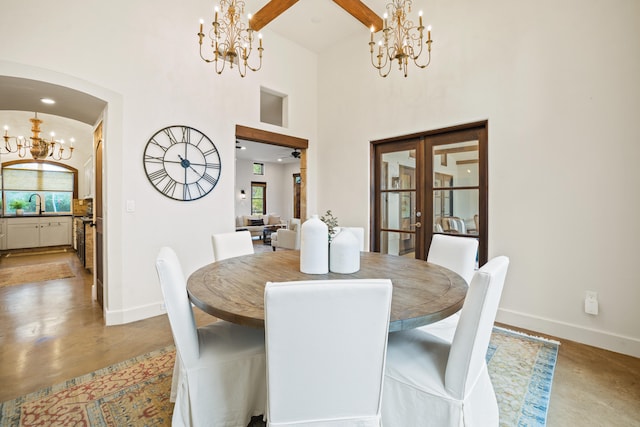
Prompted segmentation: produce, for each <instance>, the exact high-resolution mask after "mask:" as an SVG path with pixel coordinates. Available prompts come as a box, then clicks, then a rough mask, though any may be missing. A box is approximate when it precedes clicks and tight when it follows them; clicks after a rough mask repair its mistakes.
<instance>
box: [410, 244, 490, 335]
mask: <svg viewBox="0 0 640 427" xmlns="http://www.w3.org/2000/svg"><path fill="white" fill-rule="evenodd" d="M477 254H478V239H474V238H473V237H460V236H450V235H447V234H434V235H433V238H432V240H431V246H430V247H429V253H428V254H427V262H430V263H433V264H437V265H439V266H441V267H444V268H448V269H449V270H451V271H453V272H454V273H457V274H459V275H460V276H461V277H462V278H463V279H464V280H465V282H467V284H469V283H471V279H472V278H473V274H474V272H475V266H476V255H477ZM459 319H460V312H457V313H454V314H452V315H451V316H449V317H447V318H445V319H442V320H440V321H438V322H435V323H431V324H429V325H426V326H422V327H421V328H420V329H422V330H424V331H426V332H429V333H430V334H433V335H436V336H439V337H440V338H443V339H446V340H448V341H451V340H452V339H453V334H454V332H455V330H456V326H457V325H458V320H459Z"/></svg>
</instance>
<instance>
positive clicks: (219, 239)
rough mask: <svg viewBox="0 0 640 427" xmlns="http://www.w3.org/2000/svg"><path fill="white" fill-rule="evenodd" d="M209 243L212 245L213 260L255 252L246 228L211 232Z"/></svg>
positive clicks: (249, 233)
mask: <svg viewBox="0 0 640 427" xmlns="http://www.w3.org/2000/svg"><path fill="white" fill-rule="evenodd" d="M211 244H212V245H213V260H214V261H222V260H223V259H227V258H233V257H237V256H241V255H251V254H253V253H255V251H254V249H253V240H251V232H249V231H248V230H243V231H233V232H231V233H218V234H213V235H212V236H211Z"/></svg>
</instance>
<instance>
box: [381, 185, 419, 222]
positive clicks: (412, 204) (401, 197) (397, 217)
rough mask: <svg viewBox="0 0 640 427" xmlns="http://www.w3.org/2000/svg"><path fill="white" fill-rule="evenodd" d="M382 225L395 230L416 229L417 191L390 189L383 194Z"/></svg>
mask: <svg viewBox="0 0 640 427" xmlns="http://www.w3.org/2000/svg"><path fill="white" fill-rule="evenodd" d="M380 199H381V202H382V212H381V213H382V224H381V225H382V227H381V228H388V229H393V230H403V231H414V230H415V228H414V226H415V224H414V223H413V218H414V214H415V209H416V192H415V191H389V192H386V193H382V194H381V197H380Z"/></svg>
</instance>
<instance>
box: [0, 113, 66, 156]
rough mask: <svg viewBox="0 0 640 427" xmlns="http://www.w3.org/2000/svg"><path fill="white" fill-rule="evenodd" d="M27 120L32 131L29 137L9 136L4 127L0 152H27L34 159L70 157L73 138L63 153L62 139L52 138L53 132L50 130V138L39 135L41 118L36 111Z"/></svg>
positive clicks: (23, 154)
mask: <svg viewBox="0 0 640 427" xmlns="http://www.w3.org/2000/svg"><path fill="white" fill-rule="evenodd" d="M29 121H30V122H31V133H32V135H31V137H30V138H25V137H24V136H9V127H8V126H5V127H4V135H3V138H4V147H2V146H0V153H2V154H7V153H18V156H20V157H25V156H26V155H27V153H30V154H31V157H33V158H34V159H45V158H47V157H51V158H52V159H53V160H69V159H70V158H71V156H72V155H73V142H74V139H73V138H71V140H70V141H69V143H70V144H69V150H68V151H69V153H68V154H65V152H66V149H65V146H64V145H65V142H64V140H62V139H60V140H56V139H54V136H55V134H54V133H53V132H51V139H49V140H46V139H45V138H41V137H40V132H41V131H40V125H41V124H42V120H40V119H39V118H38V113H35V117H34V118H32V119H29ZM3 150H4V151H3Z"/></svg>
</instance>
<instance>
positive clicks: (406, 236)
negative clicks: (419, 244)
mask: <svg viewBox="0 0 640 427" xmlns="http://www.w3.org/2000/svg"><path fill="white" fill-rule="evenodd" d="M415 238H416V236H415V234H413V233H397V232H393V231H382V232H380V253H383V254H389V255H400V256H408V257H410V258H413V257H414V254H415V247H416V244H415Z"/></svg>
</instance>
